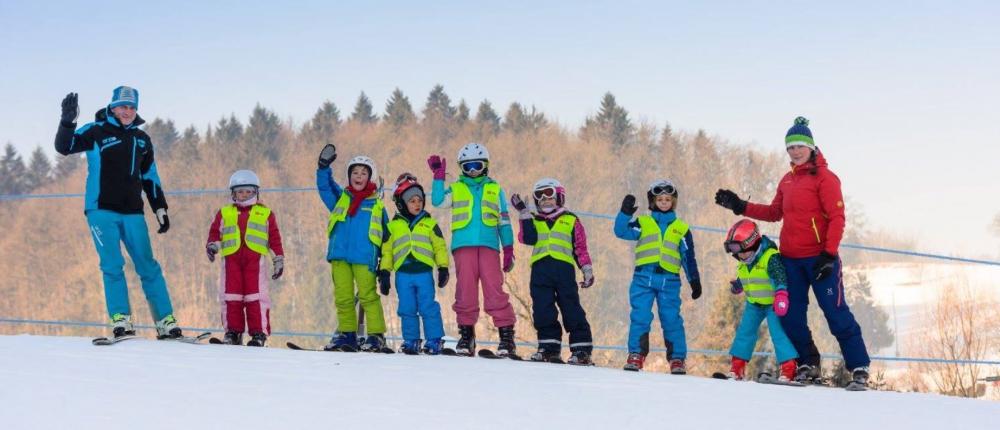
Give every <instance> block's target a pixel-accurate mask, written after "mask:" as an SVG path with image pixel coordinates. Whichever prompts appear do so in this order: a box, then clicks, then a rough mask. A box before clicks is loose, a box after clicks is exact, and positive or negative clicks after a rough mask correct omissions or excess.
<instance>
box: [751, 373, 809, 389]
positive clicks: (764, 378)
mask: <svg viewBox="0 0 1000 430" xmlns="http://www.w3.org/2000/svg"><path fill="white" fill-rule="evenodd" d="M757 382H758V383H761V384H772V385H787V386H789V387H805V386H806V384H803V383H801V382H798V381H782V380H780V379H778V378H775V377H774V376H771V374H770V373H761V374H759V375H757Z"/></svg>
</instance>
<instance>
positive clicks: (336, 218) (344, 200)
mask: <svg viewBox="0 0 1000 430" xmlns="http://www.w3.org/2000/svg"><path fill="white" fill-rule="evenodd" d="M369 198H370V199H375V206H372V213H371V221H370V222H369V223H368V239H369V240H371V241H372V243H373V244H375V246H379V247H380V246H382V214H383V211H384V207H385V205H384V204H383V203H382V199H380V198H379V197H378V195H377V194H376V195H373V196H371V197H369ZM350 206H351V197H350V196H348V195H347V190H344V192H342V193H340V198H339V199H337V204H336V205H335V206H334V207H333V210H332V211H330V220H329V221H328V222H327V224H326V237H330V235H331V234H333V228H334V227H336V226H337V223H338V222H341V221H343V220H346V219H347V208H349V207H350ZM358 210H359V211H360V210H361V208H358Z"/></svg>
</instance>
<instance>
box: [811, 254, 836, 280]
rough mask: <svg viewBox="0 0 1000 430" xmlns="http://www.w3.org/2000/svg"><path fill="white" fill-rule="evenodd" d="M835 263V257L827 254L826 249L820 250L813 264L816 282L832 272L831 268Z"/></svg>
mask: <svg viewBox="0 0 1000 430" xmlns="http://www.w3.org/2000/svg"><path fill="white" fill-rule="evenodd" d="M836 264H837V257H835V256H833V255H830V254H828V253H827V252H826V251H823V252H820V253H819V257H816V263H815V264H813V273H815V274H816V282H819V281H822V280H823V279H824V278H826V277H827V276H830V274H831V273H833V268H834V266H835V265H836Z"/></svg>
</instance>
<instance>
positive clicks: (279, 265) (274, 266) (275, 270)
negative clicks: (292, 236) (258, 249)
mask: <svg viewBox="0 0 1000 430" xmlns="http://www.w3.org/2000/svg"><path fill="white" fill-rule="evenodd" d="M283 273H285V256H284V255H275V256H274V259H273V260H272V261H271V279H274V280H277V279H278V278H280V277H281V275H282V274H283Z"/></svg>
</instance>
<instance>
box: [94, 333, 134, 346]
mask: <svg viewBox="0 0 1000 430" xmlns="http://www.w3.org/2000/svg"><path fill="white" fill-rule="evenodd" d="M137 337H139V336H136V335H134V334H130V335H125V336H118V337H112V338H107V337H99V338H96V339H93V340H91V341H90V343H92V344H94V345H97V346H107V345H114V344H116V343H118V342H121V341H123V340H129V339H135V338H137Z"/></svg>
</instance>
